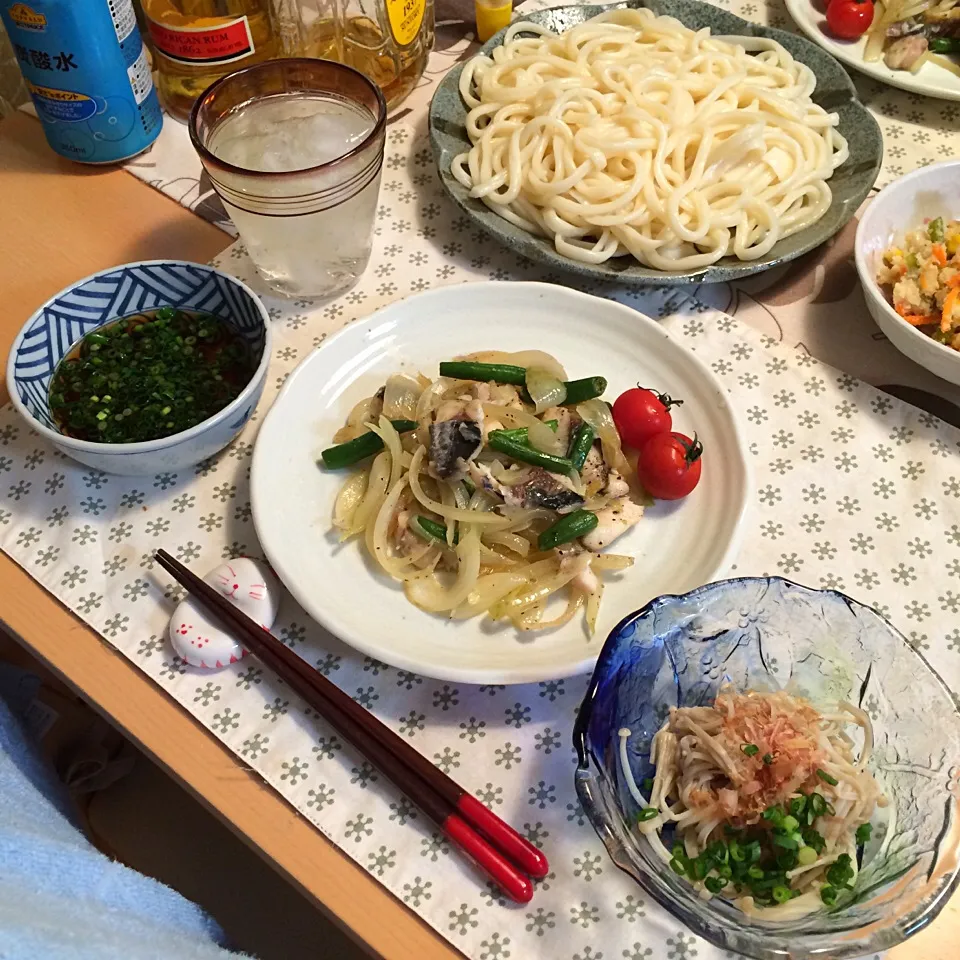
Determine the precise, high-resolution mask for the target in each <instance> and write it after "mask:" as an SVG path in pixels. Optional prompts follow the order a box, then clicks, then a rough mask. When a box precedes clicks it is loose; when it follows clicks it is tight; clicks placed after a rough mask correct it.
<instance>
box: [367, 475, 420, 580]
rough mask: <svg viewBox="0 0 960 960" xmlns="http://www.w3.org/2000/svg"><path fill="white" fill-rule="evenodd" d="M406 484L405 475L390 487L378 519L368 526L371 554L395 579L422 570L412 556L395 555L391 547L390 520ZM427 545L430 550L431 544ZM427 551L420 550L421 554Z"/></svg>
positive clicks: (368, 542) (378, 512)
mask: <svg viewBox="0 0 960 960" xmlns="http://www.w3.org/2000/svg"><path fill="white" fill-rule="evenodd" d="M406 486H407V478H406V477H403V478H402V479H400V480H398V481H397V482H396V483H395V484H394V485H393V486H392V487H391V488H390V492H389V493H388V494H387V495H386V497H384V498H383V503H381V504H380V509H379V510H378V511H377V519H376V520H375V521H374V522H373V523H372V524H369V525H368V526H367V536H366V543H367V550H368V551H369V553H370V556H371V557H372V558H373V559H374V560H375V561H376V562H377V563H378V564H379V565H380V566H381V567H382V568H383V569H384V570H385V571H386V572H387V573H389V574H390V576H391V577H393V578H394V579H395V580H405V579H406V577H407V575H408V574H410V573H411V572H412V573H419V572H420V571H419V570H417V569H416V568H414V567H413V560H412V559H411V558H410V557H395V556H393V553H392V551H391V549H390V541H389V531H390V521H391V520H392V519H393V515H394V514H395V513H396V512H397V504H398V503H399V501H400V497H401V496H402V495H403V491H404V490H405V489H406ZM425 546H426V547H427V549H428V550H429V548H430V547H429V544H426V545H425ZM425 552H426V551H419V553H420V555H421V556H422V555H423V554H424V553H425Z"/></svg>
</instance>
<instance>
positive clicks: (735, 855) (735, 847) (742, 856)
mask: <svg viewBox="0 0 960 960" xmlns="http://www.w3.org/2000/svg"><path fill="white" fill-rule="evenodd" d="M729 850H730V859H731V860H734V861H736V862H737V863H743V861H744V860H746V859H747V855H746V852H745V851H744V850H743V848H742V847H741V846H740V844H739V843H737V841H736V840H731V841H730V847H729Z"/></svg>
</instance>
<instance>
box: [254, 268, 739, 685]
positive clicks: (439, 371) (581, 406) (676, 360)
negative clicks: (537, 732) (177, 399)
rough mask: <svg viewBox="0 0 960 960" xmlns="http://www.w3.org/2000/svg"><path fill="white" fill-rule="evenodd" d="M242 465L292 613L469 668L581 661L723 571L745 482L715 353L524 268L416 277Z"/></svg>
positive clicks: (529, 669) (399, 662)
mask: <svg viewBox="0 0 960 960" xmlns="http://www.w3.org/2000/svg"><path fill="white" fill-rule="evenodd" d="M251 484H252V506H253V516H254V522H255V524H256V527H257V533H258V536H259V538H260V542H261V544H262V546H263V548H264V551H265V553H266V555H267V557H268V559H269V560H270V562H271V564H272V565H273V567H274V569H275V570H276V572H277V573H278V575H279V576H280V578H281V579H282V580H283V582H284V583H285V585H286V586H287V587H288V589H289V590H290V591H291V593H292V594H293V595H294V597H295V598H296V599H297V600H298V601H299V602H300V604H301V605H302V606H303V607H304V609H305V610H306V611H307V613H309V614H310V615H311V616H312V617H313V618H314V619H315V620H317V621H318V622H319V623H321V624H322V625H323V626H325V627H326V628H327V629H329V630H330V631H331V632H332V633H334V634H335V635H337V636H338V637H340V638H341V639H342V640H344V641H346V642H347V643H349V644H351V645H352V646H354V647H356V648H357V649H359V650H361V651H362V652H364V653H366V654H368V655H370V656H372V657H376V658H377V659H379V660H383V661H385V662H387V663H390V664H392V665H394V666H396V667H400V668H403V669H407V670H413V671H416V672H418V673H423V674H426V675H428V676H432V677H436V678H438V679H444V680H452V681H456V682H466V683H471V682H472V683H524V682H531V681H537V680H546V679H554V678H558V677H563V676H572V675H575V674H578V673H582V672H585V671H586V670H589V669H590V668H591V666H592V664H593V663H594V661H595V659H596V656H597V653H598V651H599V648H600V641H601V640H602V638H603V637H605V636H606V634H607V633H608V632H609V630H610V629H611V628H612V627H613V626H614V624H616V623H617V622H618V621H619V620H620V619H621V618H622V617H623V616H625V615H626V614H627V613H629V612H630V611H631V610H633V609H636V607H637V606H638V605H639V604H642V603H645V602H647V601H648V600H650V599H651V598H653V597H655V596H658V595H660V594H664V593H676V592H682V591H684V590H688V589H690V588H691V587H693V586H696V585H698V584H701V583H705V582H708V581H710V580H713V579H715V578H716V576H717V575H719V574H720V573H721V572H722V571H723V570H725V569H726V568H727V567H728V566H729V564H730V562H731V559H732V558H733V556H734V554H735V550H736V545H737V543H738V538H739V531H740V528H741V525H742V522H743V517H744V513H745V509H746V504H747V500H748V491H749V479H748V468H747V463H746V458H745V456H744V444H743V440H742V437H741V433H740V430H739V428H738V425H737V420H736V417H735V415H734V412H733V410H732V409H731V407H730V404H729V401H728V399H727V397H726V394H725V393H724V391H723V388H722V387H721V386H720V384H719V382H718V381H717V379H716V378H715V376H714V375H713V374H712V373H711V372H710V371H709V369H707V368H706V367H705V366H704V365H703V364H702V363H701V362H700V361H699V360H698V359H697V358H696V357H695V356H694V355H693V354H691V353H690V352H689V351H687V350H686V349H684V348H683V347H682V346H680V345H679V344H678V343H676V342H675V341H674V340H673V339H672V338H671V337H670V336H669V335H668V334H667V333H666V332H665V331H664V330H663V329H662V328H661V327H660V326H659V325H658V324H657V323H655V322H654V321H652V320H650V319H649V318H647V317H645V316H643V315H642V314H639V313H637V312H636V311H635V310H632V309H630V308H629V307H626V306H623V305H622V304H618V303H615V302H613V301H609V300H604V299H601V298H597V297H591V296H588V295H586V294H582V293H578V292H575V291H571V290H568V289H566V288H564V287H559V286H554V285H549V284H539V283H510V284H504V283H476V284H468V285H462V286H455V287H446V288H442V289H439V290H434V291H430V292H429V293H425V294H422V295H420V296H417V297H411V298H409V299H407V300H404V301H402V302H400V303H396V304H393V305H392V306H390V307H387V308H385V309H384V310H381V311H380V312H378V313H376V314H374V315H373V316H371V317H370V318H368V319H367V320H366V321H358V322H357V323H354V324H352V325H351V326H349V327H347V328H346V329H345V330H343V331H342V332H341V333H340V334H338V335H337V336H335V337H333V338H331V339H330V340H328V341H327V342H326V343H324V344H323V346H322V347H320V349H318V350H317V351H316V352H315V353H313V354H312V355H311V356H310V357H308V358H307V359H306V360H305V361H304V362H303V363H302V364H301V365H300V366H299V367H298V368H297V370H295V371H294V372H293V374H291V376H290V377H289V378H288V381H287V383H286V384H285V386H284V388H283V390H282V392H281V394H280V395H279V396H278V398H277V400H276V402H275V404H274V406H273V408H272V409H271V412H270V414H269V416H268V417H267V419H266V421H265V422H264V425H263V427H262V429H261V432H260V436H259V437H258V440H257V446H256V450H255V453H254V460H253V469H252V476H251ZM292 505H295V506H292Z"/></svg>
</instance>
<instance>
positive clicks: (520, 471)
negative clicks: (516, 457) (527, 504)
mask: <svg viewBox="0 0 960 960" xmlns="http://www.w3.org/2000/svg"><path fill="white" fill-rule="evenodd" d="M490 475H491V476H492V477H493V479H494V480H496V481H497V483H502V484H503V485H504V486H505V487H514V486H516V485H517V484H520V483H526V482H527V481H528V480H529V479H530V478H531V477H532V476H533V467H518V466H516V465H515V464H511V465H510V466H507V465H506V464H505V463H502V462H501V461H500V460H492V461H491V462H490Z"/></svg>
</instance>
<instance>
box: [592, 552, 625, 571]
mask: <svg viewBox="0 0 960 960" xmlns="http://www.w3.org/2000/svg"><path fill="white" fill-rule="evenodd" d="M633 561H634V558H633V557H626V556H624V555H623V554H620V553H601V554H600V555H599V556H596V557H594V558H593V561H592V562H591V564H590V569H591V570H594V571H597V572H600V571H603V570H610V571H615V570H626V569H627V567H632V566H633Z"/></svg>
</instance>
